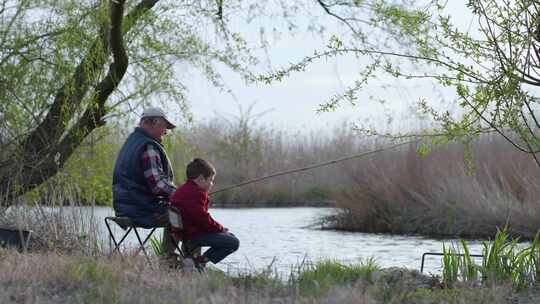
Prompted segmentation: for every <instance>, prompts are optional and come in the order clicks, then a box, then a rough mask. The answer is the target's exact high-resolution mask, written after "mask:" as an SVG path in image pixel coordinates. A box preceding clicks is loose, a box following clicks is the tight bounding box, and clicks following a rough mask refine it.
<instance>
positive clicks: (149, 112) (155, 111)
mask: <svg viewBox="0 0 540 304" xmlns="http://www.w3.org/2000/svg"><path fill="white" fill-rule="evenodd" d="M145 117H161V118H163V119H165V121H166V122H167V129H174V128H176V126H175V125H174V124H173V123H172V122H170V121H169V119H168V118H167V115H166V114H165V112H164V111H163V109H161V108H159V107H150V108H146V109H145V110H144V111H143V113H142V115H141V118H145Z"/></svg>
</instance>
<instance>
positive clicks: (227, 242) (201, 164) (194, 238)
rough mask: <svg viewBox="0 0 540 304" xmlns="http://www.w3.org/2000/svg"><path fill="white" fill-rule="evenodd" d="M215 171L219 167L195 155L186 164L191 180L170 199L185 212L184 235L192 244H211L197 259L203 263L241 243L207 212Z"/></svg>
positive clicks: (183, 214)
mask: <svg viewBox="0 0 540 304" xmlns="http://www.w3.org/2000/svg"><path fill="white" fill-rule="evenodd" d="M215 175H216V169H215V168H214V166H212V164H210V163H209V162H207V161H205V160H203V159H200V158H195V159H194V160H192V161H191V162H190V163H189V164H188V165H187V168H186V176H187V179H188V180H187V181H186V183H185V184H184V185H182V186H181V187H180V188H178V189H177V190H176V192H174V194H173V196H172V197H171V199H170V202H171V205H172V206H174V207H176V208H178V209H179V210H180V213H181V214H182V222H183V224H184V237H185V238H186V239H187V240H189V241H190V243H191V244H190V245H191V246H192V247H194V248H196V247H204V246H209V247H210V249H208V250H207V251H206V252H205V253H204V254H203V255H201V256H198V257H197V262H198V263H199V264H202V265H205V264H206V263H207V262H208V261H210V262H212V263H214V264H216V263H218V262H220V261H221V260H223V259H224V258H225V257H226V256H228V255H229V254H231V253H233V252H235V251H236V250H237V249H238V246H239V245H240V242H239V240H238V239H237V238H236V236H234V235H233V234H232V233H230V232H229V231H228V229H227V228H224V227H223V226H221V224H220V223H218V222H217V221H215V220H214V219H213V218H212V216H211V215H210V214H209V213H208V207H209V205H210V202H209V200H208V191H210V189H211V188H212V186H213V185H214V177H215Z"/></svg>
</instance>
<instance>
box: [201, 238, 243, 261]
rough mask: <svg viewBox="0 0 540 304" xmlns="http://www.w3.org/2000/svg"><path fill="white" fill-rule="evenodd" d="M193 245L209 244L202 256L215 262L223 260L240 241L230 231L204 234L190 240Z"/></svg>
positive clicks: (236, 247) (202, 245) (234, 249)
mask: <svg viewBox="0 0 540 304" xmlns="http://www.w3.org/2000/svg"><path fill="white" fill-rule="evenodd" d="M191 245H192V246H193V247H205V246H210V249H208V250H207V251H206V252H205V253H204V256H205V257H207V258H208V260H210V262H212V263H214V264H216V263H219V262H220V261H221V260H223V259H224V258H225V257H226V256H228V255H229V254H231V253H233V252H235V251H236V250H237V249H238V247H239V246H240V241H239V240H238V238H236V236H234V235H233V234H232V233H226V232H222V233H210V234H205V235H203V236H201V237H199V238H198V239H195V240H192V241H191Z"/></svg>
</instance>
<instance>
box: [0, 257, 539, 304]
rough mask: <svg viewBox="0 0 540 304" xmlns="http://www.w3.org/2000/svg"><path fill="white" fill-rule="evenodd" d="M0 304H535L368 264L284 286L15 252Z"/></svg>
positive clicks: (306, 275)
mask: <svg viewBox="0 0 540 304" xmlns="http://www.w3.org/2000/svg"><path fill="white" fill-rule="evenodd" d="M0 269H2V271H1V272H0V287H1V288H2V293H0V302H1V303H201V304H203V303H344V304H346V303H448V304H450V303H456V304H457V303H486V304H502V303H521V304H528V303H538V302H539V301H540V294H539V293H538V291H537V290H528V291H525V292H521V293H515V292H513V291H512V289H511V288H508V286H490V287H483V288H475V287H471V286H460V287H456V288H453V289H444V288H442V287H441V284H440V282H439V281H438V279H437V278H431V277H426V276H420V275H419V274H418V272H416V271H410V270H406V269H387V270H380V269H378V268H377V267H376V266H375V265H373V264H371V263H365V264H363V265H349V266H347V265H341V264H338V263H335V262H323V263H319V264H317V265H315V266H313V267H312V268H298V271H296V272H295V273H292V275H291V278H290V279H289V280H286V281H283V280H281V279H280V278H279V277H278V276H277V275H276V274H275V273H273V272H272V271H270V270H268V271H260V272H255V271H254V272H250V273H243V274H239V275H234V276H233V275H229V274H226V273H222V272H219V271H215V270H213V271H212V270H210V271H208V272H206V273H205V274H202V275H199V274H198V273H188V274H184V273H182V272H180V271H171V270H168V269H165V268H159V267H154V268H150V267H149V266H147V265H146V263H145V261H144V259H143V258H141V257H127V258H125V259H123V260H122V259H119V258H107V257H104V256H94V257H89V256H79V255H66V254H59V253H54V252H44V253H35V254H19V253H17V252H14V251H9V250H0Z"/></svg>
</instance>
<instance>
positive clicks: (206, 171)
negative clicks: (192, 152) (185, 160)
mask: <svg viewBox="0 0 540 304" xmlns="http://www.w3.org/2000/svg"><path fill="white" fill-rule="evenodd" d="M215 174H216V168H214V166H213V165H212V164H211V163H210V162H208V161H206V160H204V159H202V158H195V159H193V160H192V161H191V162H190V163H189V164H188V165H187V167H186V176H187V178H188V179H196V178H197V177H199V175H202V176H203V177H204V178H205V179H206V178H209V177H210V176H212V175H215Z"/></svg>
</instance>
